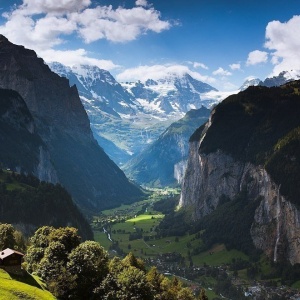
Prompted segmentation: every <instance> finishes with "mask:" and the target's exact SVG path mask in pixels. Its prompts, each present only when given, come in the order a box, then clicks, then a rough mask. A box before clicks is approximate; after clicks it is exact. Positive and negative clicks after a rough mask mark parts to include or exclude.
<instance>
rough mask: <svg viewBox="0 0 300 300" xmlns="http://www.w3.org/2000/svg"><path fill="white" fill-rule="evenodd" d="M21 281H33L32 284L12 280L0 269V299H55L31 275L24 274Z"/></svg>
mask: <svg viewBox="0 0 300 300" xmlns="http://www.w3.org/2000/svg"><path fill="white" fill-rule="evenodd" d="M26 277H28V278H26ZM29 277H30V278H29ZM23 281H28V282H34V286H33V285H30V284H27V283H24V282H20V281H17V280H14V279H13V278H12V277H11V276H10V275H9V274H8V273H7V272H5V271H4V270H1V269H0V300H19V299H22V300H23V299H24V300H54V299H56V298H55V297H54V296H53V295H52V294H51V293H50V292H48V291H46V290H44V289H43V287H41V286H40V285H39V283H38V282H36V281H35V279H34V278H33V277H32V276H31V275H29V274H27V275H25V277H24V278H23Z"/></svg>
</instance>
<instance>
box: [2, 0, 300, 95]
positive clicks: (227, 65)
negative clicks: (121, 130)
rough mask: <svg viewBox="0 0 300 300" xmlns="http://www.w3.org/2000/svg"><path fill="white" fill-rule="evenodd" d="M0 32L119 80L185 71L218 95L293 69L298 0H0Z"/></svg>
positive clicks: (299, 62) (298, 56) (299, 39)
mask: <svg viewBox="0 0 300 300" xmlns="http://www.w3.org/2000/svg"><path fill="white" fill-rule="evenodd" d="M0 8H1V10H0V12H1V14H2V16H1V18H0V33H2V34H4V35H5V36H6V37H7V38H8V39H10V40H11V41H12V42H14V43H16V44H22V45H25V46H26V47H27V48H31V49H34V50H35V51H36V52H37V53H38V55H39V56H41V57H42V58H44V59H45V60H46V61H60V62H62V63H64V64H66V65H70V66H71V65H74V64H76V63H87V64H94V65H98V66H99V67H102V68H104V69H107V70H109V71H110V72H111V73H112V74H113V75H114V76H115V77H116V78H117V79H118V80H119V81H129V80H138V79H140V80H145V79H147V77H151V78H154V79H157V78H159V77H161V76H163V75H164V74H166V73H168V72H172V73H184V72H188V73H190V74H191V75H192V76H194V77H196V78H197V79H200V80H202V81H205V82H207V83H209V84H211V85H212V86H214V87H216V88H218V89H220V90H234V89H236V88H238V87H239V86H240V85H241V84H242V83H243V81H244V80H245V78H247V77H249V76H254V77H259V78H261V79H264V78H265V77H267V76H269V75H270V74H278V73H279V72H280V71H282V70H290V69H297V70H300V16H299V15H300V3H299V0H288V1H282V0H273V1H271V0H260V1H257V0H253V1H244V0H239V1H237V0H226V1H225V0H175V1H174V0H173V1H162V0H160V1H158V0H153V1H146V0H123V1H119V0H111V1H106V0H103V1H102V0H97V1H96V0H95V1H91V0H60V1H57V0H18V1H14V0H9V1H8V0H1V2H0Z"/></svg>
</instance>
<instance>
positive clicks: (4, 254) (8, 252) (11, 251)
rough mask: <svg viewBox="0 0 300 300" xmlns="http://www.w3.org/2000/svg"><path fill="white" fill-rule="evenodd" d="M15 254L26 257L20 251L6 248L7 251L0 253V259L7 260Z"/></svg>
mask: <svg viewBox="0 0 300 300" xmlns="http://www.w3.org/2000/svg"><path fill="white" fill-rule="evenodd" d="M14 253H15V254H18V255H22V256H24V254H23V253H21V252H19V251H16V250H13V249H10V248H6V249H5V250H2V251H1V252H0V259H3V258H6V257H8V256H10V255H12V254H14Z"/></svg>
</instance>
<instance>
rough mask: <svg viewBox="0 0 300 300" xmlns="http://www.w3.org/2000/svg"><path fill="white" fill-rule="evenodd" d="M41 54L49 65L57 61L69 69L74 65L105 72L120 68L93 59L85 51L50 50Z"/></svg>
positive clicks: (109, 62)
mask: <svg viewBox="0 0 300 300" xmlns="http://www.w3.org/2000/svg"><path fill="white" fill-rule="evenodd" d="M41 54H42V57H43V59H44V60H45V61H46V62H47V63H49V62H56V61H57V62H60V63H62V64H64V65H66V66H69V67H72V66H74V65H92V66H97V67H99V68H101V69H105V70H113V69H116V68H119V67H120V66H119V65H116V64H114V63H113V62H112V61H111V60H102V59H95V58H91V57H89V56H88V53H87V52H86V50H84V49H77V50H74V51H71V50H69V51H58V50H52V49H50V50H44V51H42V52H41Z"/></svg>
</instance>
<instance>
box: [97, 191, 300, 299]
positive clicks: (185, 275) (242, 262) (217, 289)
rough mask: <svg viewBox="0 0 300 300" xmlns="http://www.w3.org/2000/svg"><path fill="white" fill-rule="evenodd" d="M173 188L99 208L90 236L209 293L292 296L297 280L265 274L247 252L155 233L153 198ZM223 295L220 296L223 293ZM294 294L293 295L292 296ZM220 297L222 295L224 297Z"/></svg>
mask: <svg viewBox="0 0 300 300" xmlns="http://www.w3.org/2000/svg"><path fill="white" fill-rule="evenodd" d="M178 192H179V191H176V190H172V189H171V190H156V191H155V192H154V193H153V194H152V195H151V196H149V197H148V198H147V199H146V200H144V201H141V202H138V203H135V204H132V205H123V206H121V207H118V208H116V209H112V210H108V211H103V212H102V214H101V215H100V216H95V217H94V221H93V224H92V227H93V229H94V235H95V239H96V241H98V242H99V243H100V244H101V245H102V246H103V247H104V248H105V249H106V250H108V251H109V253H110V254H111V255H112V256H114V255H118V256H125V255H126V254H127V253H129V252H132V253H134V255H135V256H137V257H140V258H142V259H143V260H144V261H145V262H146V264H147V265H148V266H156V267H157V268H158V270H159V271H160V272H161V273H164V274H165V275H168V276H177V277H178V278H180V279H181V280H182V281H183V282H184V283H185V284H187V285H188V286H190V287H191V288H192V289H194V290H195V291H197V290H200V288H205V289H206V294H207V296H208V297H209V299H221V298H224V297H225V296H227V297H228V298H231V299H255V298H256V299H298V298H299V297H300V293H299V290H298V288H299V287H300V281H299V282H296V283H294V284H293V286H282V285H281V281H280V278H275V279H273V278H272V277H270V276H269V277H268V275H269V274H270V273H272V265H271V263H270V262H269V261H268V260H267V259H266V257H264V256H261V258H260V259H259V260H258V261H257V262H255V263H253V262H251V261H250V258H249V257H248V256H247V255H246V254H244V253H243V252H240V251H238V250H235V249H231V250H228V249H226V247H225V246H224V245H223V244H217V245H214V246H213V247H212V248H211V249H209V250H206V251H199V249H200V247H201V245H202V240H201V238H200V235H199V234H185V235H183V236H174V235H173V236H168V237H160V236H159V234H158V225H159V224H160V222H161V221H162V220H163V218H164V214H163V213H162V212H160V211H156V210H155V209H154V207H155V205H154V204H155V203H156V202H158V201H160V200H162V199H169V198H171V197H173V196H174V195H176V194H178ZM224 295H225V296H224ZM297 297H298V298H297ZM225 298H226V297H225Z"/></svg>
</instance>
